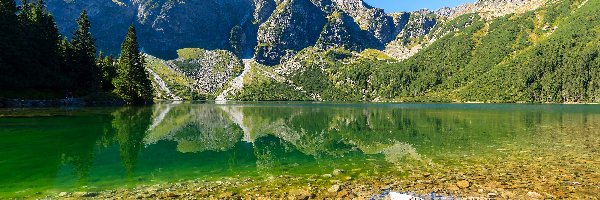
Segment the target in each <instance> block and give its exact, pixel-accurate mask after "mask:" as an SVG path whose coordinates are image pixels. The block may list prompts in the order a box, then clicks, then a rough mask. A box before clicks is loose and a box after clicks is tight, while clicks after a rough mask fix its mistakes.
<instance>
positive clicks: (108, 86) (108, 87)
mask: <svg viewBox="0 0 600 200" xmlns="http://www.w3.org/2000/svg"><path fill="white" fill-rule="evenodd" d="M96 63H97V65H98V68H99V69H100V87H101V89H102V91H112V90H114V89H115V86H114V85H113V84H112V80H113V79H114V78H115V77H117V66H116V61H115V58H113V57H112V56H104V54H102V52H100V54H98V59H97V61H96Z"/></svg>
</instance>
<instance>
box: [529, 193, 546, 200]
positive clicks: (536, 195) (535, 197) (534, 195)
mask: <svg viewBox="0 0 600 200" xmlns="http://www.w3.org/2000/svg"><path fill="white" fill-rule="evenodd" d="M527 196H528V197H530V198H532V199H541V198H543V196H542V195H541V194H540V193H537V192H527Z"/></svg>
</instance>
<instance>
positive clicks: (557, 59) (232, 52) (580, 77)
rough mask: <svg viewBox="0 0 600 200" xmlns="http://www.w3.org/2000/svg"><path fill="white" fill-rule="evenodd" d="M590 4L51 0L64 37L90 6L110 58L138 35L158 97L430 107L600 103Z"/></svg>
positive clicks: (537, 0) (526, 0)
mask: <svg viewBox="0 0 600 200" xmlns="http://www.w3.org/2000/svg"><path fill="white" fill-rule="evenodd" d="M598 4H600V3H598V2H597V1H588V0H555V1H547V0H479V1H477V2H475V3H472V4H465V5H462V6H458V7H455V8H443V9H440V10H437V11H429V10H419V11H415V12H405V13H385V12H383V10H382V9H378V8H374V7H372V6H369V5H368V4H366V3H365V2H363V1H361V0H253V1H249V0H224V1H216V0H215V1H212V0H207V1H203V2H202V3H199V2H192V1H190V2H187V1H186V0H178V1H157V0H146V1H116V0H115V1H112V2H108V1H100V0H88V1H77V0H75V1H68V2H67V1H58V0H55V1H49V2H48V6H49V7H50V9H51V10H52V11H53V12H54V13H56V18H57V21H58V24H59V27H60V28H61V30H62V31H63V33H64V32H68V30H69V29H70V28H69V27H68V25H64V24H69V23H70V22H69V23H66V22H67V21H72V20H70V19H69V18H70V17H71V15H73V16H74V15H75V13H77V12H78V10H81V9H84V8H87V9H88V10H89V13H90V15H91V19H92V23H93V27H95V28H94V30H93V32H94V34H95V35H96V36H97V37H98V43H99V46H100V48H104V49H108V51H114V50H113V48H117V47H118V43H119V42H120V40H118V38H120V37H122V36H120V35H121V34H122V33H121V32H122V31H117V30H118V29H121V28H122V26H125V25H126V24H129V23H133V24H135V25H136V26H138V27H140V30H142V31H141V33H140V37H141V39H140V40H141V46H142V47H143V48H144V50H145V52H146V53H148V54H150V55H153V56H148V63H149V66H148V70H149V71H150V72H151V74H152V75H153V77H154V84H155V87H156V88H157V89H156V90H157V93H159V96H162V97H163V98H167V99H178V98H183V99H215V98H216V99H220V100H223V99H230V100H231V99H233V100H316V101H427V102H431V101H443V102H469V101H476V102H599V101H600V82H599V81H597V80H600V71H599V70H600V59H599V57H598V54H599V52H600V47H599V46H600V44H599V42H598V41H600V36H599V35H600V34H599V32H600V22H599V21H598V20H599V19H598V17H599V16H600V13H598V11H599V10H600V5H598ZM90 9H91V10H90ZM198 11H202V12H198ZM67 19H69V20H67ZM65 27H66V28H65ZM109 30H110V31H109ZM115 38H117V39H115ZM187 47H194V48H201V49H189V48H188V49H182V48H187ZM178 49H182V50H179V51H177V50H178ZM202 49H207V50H202ZM217 49H222V50H217ZM176 52H178V53H179V54H178V55H177V53H176ZM190 52H192V53H190ZM171 54H173V55H171ZM189 54H191V55H194V56H192V57H189V56H186V55H189ZM154 56H155V57H154ZM251 57H252V59H249V58H251ZM242 58H245V59H244V60H243V62H242Z"/></svg>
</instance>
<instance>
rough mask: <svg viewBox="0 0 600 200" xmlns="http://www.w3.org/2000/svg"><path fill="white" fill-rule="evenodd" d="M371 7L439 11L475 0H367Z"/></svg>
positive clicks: (388, 9) (393, 9)
mask: <svg viewBox="0 0 600 200" xmlns="http://www.w3.org/2000/svg"><path fill="white" fill-rule="evenodd" d="M365 2H367V3H368V4H369V5H371V6H373V7H377V8H383V9H385V12H387V13H390V12H400V11H415V10H419V9H421V8H428V9H430V10H437V9H439V8H442V7H446V6H447V7H454V6H458V5H461V4H465V3H470V2H475V0H365Z"/></svg>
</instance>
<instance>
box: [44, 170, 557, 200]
mask: <svg viewBox="0 0 600 200" xmlns="http://www.w3.org/2000/svg"><path fill="white" fill-rule="evenodd" d="M339 178H341V177H340V176H332V177H330V178H328V177H321V178H318V179H311V178H309V179H306V178H303V177H294V176H286V175H282V176H278V177H267V178H265V179H262V180H258V179H256V180H255V179H250V178H222V179H220V180H216V181H206V180H198V179H197V180H188V181H177V182H170V183H161V184H148V185H140V186H136V187H134V188H117V189H111V190H102V191H96V192H94V191H77V192H58V193H54V194H50V195H47V196H45V197H43V198H41V199H390V194H393V193H395V195H398V194H405V195H409V196H412V197H415V198H417V199H418V198H421V199H515V198H516V199H545V198H553V197H554V196H553V195H551V194H545V193H538V192H535V191H530V190H523V189H514V190H505V189H502V188H481V187H480V186H478V185H477V184H474V183H471V182H469V181H464V180H463V181H458V182H456V183H455V184H453V185H449V186H444V185H439V184H436V182H437V181H438V180H432V179H429V180H427V179H425V180H419V181H415V182H412V183H410V182H408V181H407V180H402V179H399V178H383V177H372V178H362V179H356V180H355V179H352V180H338V179H339ZM342 178H343V177H342ZM432 197H433V198H432ZM554 198H556V197H554Z"/></svg>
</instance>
